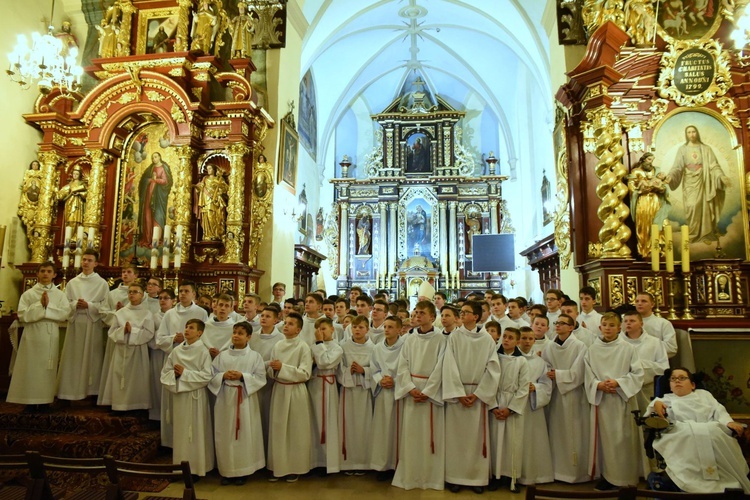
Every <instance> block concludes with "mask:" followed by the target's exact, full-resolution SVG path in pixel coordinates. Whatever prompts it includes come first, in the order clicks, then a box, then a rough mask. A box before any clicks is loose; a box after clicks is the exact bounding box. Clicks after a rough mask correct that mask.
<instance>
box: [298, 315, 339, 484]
mask: <svg viewBox="0 0 750 500" xmlns="http://www.w3.org/2000/svg"><path fill="white" fill-rule="evenodd" d="M312 355H313V361H314V362H315V368H314V369H313V376H312V378H311V379H310V381H309V382H308V383H307V389H308V391H309V392H310V402H311V403H312V408H313V419H314V427H313V436H312V453H313V455H312V467H313V468H316V467H325V469H326V472H327V473H328V474H333V473H336V472H339V471H340V470H341V466H340V461H341V459H340V456H339V455H340V451H341V447H340V441H339V393H338V388H337V386H336V372H337V370H338V367H339V364H340V363H341V358H342V357H343V355H344V351H343V350H342V349H341V346H340V345H339V344H338V342H336V340H335V339H334V337H333V321H332V320H331V319H330V318H328V317H324V318H318V320H317V321H316V322H315V344H314V345H313V346H312Z"/></svg>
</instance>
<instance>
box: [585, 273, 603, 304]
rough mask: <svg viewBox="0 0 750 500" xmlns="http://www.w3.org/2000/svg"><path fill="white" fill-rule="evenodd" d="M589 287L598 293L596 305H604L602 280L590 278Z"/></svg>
mask: <svg viewBox="0 0 750 500" xmlns="http://www.w3.org/2000/svg"><path fill="white" fill-rule="evenodd" d="M588 285H589V286H590V287H591V288H593V289H594V290H595V291H596V296H597V297H598V299H597V300H596V304H597V305H599V304H601V303H602V278H601V277H597V278H589V280H588Z"/></svg>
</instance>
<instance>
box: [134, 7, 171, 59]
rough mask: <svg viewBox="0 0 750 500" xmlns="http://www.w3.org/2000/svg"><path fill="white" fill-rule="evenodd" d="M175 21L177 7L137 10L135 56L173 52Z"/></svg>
mask: <svg viewBox="0 0 750 500" xmlns="http://www.w3.org/2000/svg"><path fill="white" fill-rule="evenodd" d="M177 19H178V14H177V7H171V8H166V9H143V10H139V11H138V39H137V41H136V49H135V52H136V54H139V55H140V54H165V53H167V52H174V43H175V35H176V34H177Z"/></svg>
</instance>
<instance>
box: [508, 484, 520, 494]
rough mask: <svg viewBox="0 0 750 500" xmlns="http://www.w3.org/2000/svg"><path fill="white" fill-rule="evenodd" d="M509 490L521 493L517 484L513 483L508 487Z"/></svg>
mask: <svg viewBox="0 0 750 500" xmlns="http://www.w3.org/2000/svg"><path fill="white" fill-rule="evenodd" d="M510 492H511V493H521V488H519V487H518V485H517V484H516V485H513V486H511V487H510Z"/></svg>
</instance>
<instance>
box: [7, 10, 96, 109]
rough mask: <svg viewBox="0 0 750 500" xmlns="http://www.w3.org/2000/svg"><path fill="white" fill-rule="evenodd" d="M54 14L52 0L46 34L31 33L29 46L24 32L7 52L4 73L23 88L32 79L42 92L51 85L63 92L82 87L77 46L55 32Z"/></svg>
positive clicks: (28, 84)
mask: <svg viewBox="0 0 750 500" xmlns="http://www.w3.org/2000/svg"><path fill="white" fill-rule="evenodd" d="M54 13H55V0H52V13H51V14H50V24H49V27H48V30H47V34H45V35H41V34H39V33H36V32H35V33H32V34H31V46H29V44H28V39H27V38H26V36H25V35H18V41H17V42H16V46H15V47H14V48H13V52H11V53H10V54H8V59H9V60H10V66H9V67H8V70H7V71H6V73H8V76H10V78H11V80H12V81H14V82H16V83H18V84H19V85H20V86H21V87H22V88H24V89H28V88H30V87H31V84H32V82H34V81H35V80H36V81H37V86H38V88H39V91H40V92H41V93H42V94H48V93H49V92H50V91H51V90H52V89H53V88H58V89H60V92H62V93H63V94H66V93H68V92H75V91H77V90H78V89H80V88H81V75H82V74H83V68H81V66H79V65H78V64H77V63H76V58H77V57H78V48H77V47H68V46H67V45H65V44H63V41H62V40H61V39H60V38H57V37H56V36H55V35H54V27H53V26H52V21H51V19H52V16H53V15H54Z"/></svg>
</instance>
